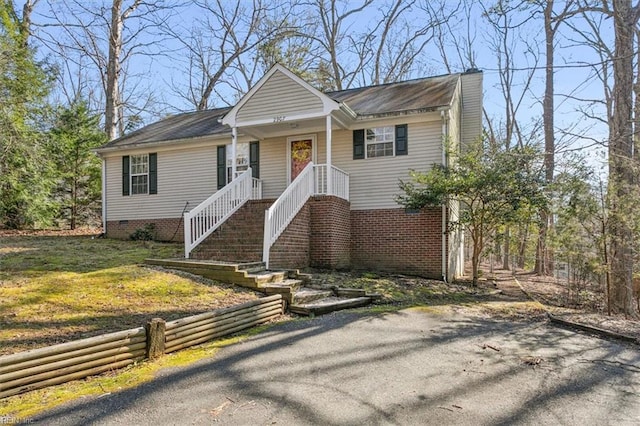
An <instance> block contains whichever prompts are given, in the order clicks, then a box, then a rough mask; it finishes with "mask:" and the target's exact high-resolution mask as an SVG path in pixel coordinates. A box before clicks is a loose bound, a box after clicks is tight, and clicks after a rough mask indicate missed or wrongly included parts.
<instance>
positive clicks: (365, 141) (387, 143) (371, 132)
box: [353, 124, 409, 160]
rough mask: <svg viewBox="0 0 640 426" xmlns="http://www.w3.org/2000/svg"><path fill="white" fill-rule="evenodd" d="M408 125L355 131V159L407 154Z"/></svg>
mask: <svg viewBox="0 0 640 426" xmlns="http://www.w3.org/2000/svg"><path fill="white" fill-rule="evenodd" d="M408 152H409V150H408V137H407V125H406V124H399V125H396V126H379V127H370V128H368V129H360V130H354V131H353V159H354V160H362V159H365V158H376V157H395V156H398V155H407V154H408Z"/></svg>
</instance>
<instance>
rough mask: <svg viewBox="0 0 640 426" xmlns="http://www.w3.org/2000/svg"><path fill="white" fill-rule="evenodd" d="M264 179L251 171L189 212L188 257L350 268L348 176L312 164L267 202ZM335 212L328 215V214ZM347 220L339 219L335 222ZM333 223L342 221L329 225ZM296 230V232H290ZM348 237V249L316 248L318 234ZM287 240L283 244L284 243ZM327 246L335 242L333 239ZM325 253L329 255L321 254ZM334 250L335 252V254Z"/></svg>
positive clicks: (186, 219) (186, 221)
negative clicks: (318, 230) (264, 195)
mask: <svg viewBox="0 0 640 426" xmlns="http://www.w3.org/2000/svg"><path fill="white" fill-rule="evenodd" d="M262 188H263V181H262V180H261V179H257V178H253V177H252V170H251V168H248V169H247V170H245V171H244V172H242V173H240V174H239V175H238V177H237V178H236V179H234V180H233V181H231V182H230V183H229V184H227V185H226V186H225V187H223V188H222V189H221V190H219V191H218V192H216V193H214V194H213V195H212V196H211V197H209V198H208V199H206V200H205V201H203V202H202V203H201V204H200V205H198V206H197V207H195V208H194V209H192V210H191V211H189V212H187V213H185V214H184V245H185V258H186V259H189V258H190V257H194V258H198V259H215V260H224V261H252V262H255V261H261V262H264V264H265V266H266V267H267V268H270V267H272V266H273V267H280V268H289V269H294V268H299V267H303V266H310V265H313V266H319V267H329V268H336V267H346V266H348V264H349V236H350V232H349V220H350V219H349V214H350V204H349V175H348V174H347V173H346V172H344V171H342V170H340V169H338V168H337V167H334V166H328V165H326V164H317V165H316V164H314V163H313V162H309V163H308V164H307V165H306V166H305V167H304V168H303V169H302V171H301V172H300V173H299V174H298V175H297V176H296V177H295V179H294V180H293V181H292V182H291V184H290V185H289V186H288V187H287V188H286V189H285V191H284V192H283V193H282V194H281V195H280V196H279V197H278V198H277V199H273V198H266V199H265V198H263V192H262ZM329 212H330V213H331V214H327V213H329ZM340 217H342V220H341V221H340V220H338V221H336V220H335V219H336V218H340ZM328 220H331V221H333V222H341V223H343V226H342V228H344V229H342V228H341V227H340V226H339V224H332V223H324V222H326V221H328ZM289 228H291V229H289ZM319 228H322V229H323V232H322V234H323V235H327V234H336V233H343V234H344V235H342V236H341V237H339V238H338V239H339V240H342V241H344V243H343V246H344V247H337V248H335V249H334V250H329V252H330V253H329V252H327V250H326V249H325V248H322V249H314V247H316V246H318V248H319V246H321V245H322V244H320V241H317V243H318V244H314V241H316V240H318V238H316V239H314V238H313V235H315V234H318V232H314V230H317V229H319ZM279 240H282V241H279ZM326 243H327V244H328V245H330V246H331V245H333V246H334V247H335V244H334V243H332V242H331V241H327V242H326ZM317 252H322V253H324V255H317ZM334 252H335V253H334Z"/></svg>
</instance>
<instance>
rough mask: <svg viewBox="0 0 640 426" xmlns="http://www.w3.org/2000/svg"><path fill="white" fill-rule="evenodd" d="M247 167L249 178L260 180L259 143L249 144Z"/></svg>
mask: <svg viewBox="0 0 640 426" xmlns="http://www.w3.org/2000/svg"><path fill="white" fill-rule="evenodd" d="M249 167H251V176H253V177H254V178H256V179H260V142H258V141H254V142H250V143H249Z"/></svg>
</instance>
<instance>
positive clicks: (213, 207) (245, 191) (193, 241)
mask: <svg viewBox="0 0 640 426" xmlns="http://www.w3.org/2000/svg"><path fill="white" fill-rule="evenodd" d="M256 180H257V179H253V178H252V177H251V168H249V169H248V170H246V171H245V172H244V173H242V174H241V175H239V176H238V177H237V178H236V179H234V180H233V181H231V182H230V183H229V184H228V185H227V186H225V187H224V188H222V189H220V190H219V191H218V192H216V193H215V194H213V195H212V196H211V197H209V198H207V199H206V200H204V201H203V202H202V203H200V204H199V205H198V206H197V207H195V208H194V209H192V210H191V211H189V212H187V213H185V214H184V257H185V258H186V259H188V258H189V254H190V253H191V251H192V250H193V249H194V248H195V247H196V246H197V245H198V244H200V243H201V242H202V241H203V240H204V239H205V238H207V236H209V235H210V234H211V233H212V232H213V231H215V230H216V229H217V228H218V227H219V226H220V225H222V224H223V223H224V221H225V220H227V219H228V218H229V217H231V215H232V214H233V213H235V212H236V210H238V209H239V208H240V207H242V205H244V203H246V202H247V200H249V199H250V198H262V194H261V192H262V183H261V182H258V183H256V182H255V181H256Z"/></svg>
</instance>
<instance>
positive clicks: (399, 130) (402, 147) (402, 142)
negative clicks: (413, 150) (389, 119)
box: [396, 124, 409, 155]
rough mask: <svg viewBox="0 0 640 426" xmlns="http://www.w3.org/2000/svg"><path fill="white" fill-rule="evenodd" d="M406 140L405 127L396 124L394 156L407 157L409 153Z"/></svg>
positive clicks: (404, 125)
mask: <svg viewBox="0 0 640 426" xmlns="http://www.w3.org/2000/svg"><path fill="white" fill-rule="evenodd" d="M407 139H408V137H407V125H406V124H398V125H397V126H396V155H407V154H408V153H409V148H408V144H407Z"/></svg>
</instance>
